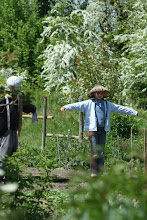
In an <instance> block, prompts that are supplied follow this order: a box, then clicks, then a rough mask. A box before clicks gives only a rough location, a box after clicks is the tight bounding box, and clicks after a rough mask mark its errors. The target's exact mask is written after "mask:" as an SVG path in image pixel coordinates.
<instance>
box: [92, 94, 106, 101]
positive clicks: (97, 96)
mask: <svg viewBox="0 0 147 220" xmlns="http://www.w3.org/2000/svg"><path fill="white" fill-rule="evenodd" d="M94 97H95V98H96V99H99V100H100V99H103V98H104V93H103V92H94Z"/></svg>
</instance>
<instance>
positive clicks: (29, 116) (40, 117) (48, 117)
mask: <svg viewBox="0 0 147 220" xmlns="http://www.w3.org/2000/svg"><path fill="white" fill-rule="evenodd" d="M22 117H23V118H32V115H22ZM37 118H38V119H43V118H44V117H43V116H42V115H40V116H37ZM53 118H54V116H51V115H48V116H46V119H53Z"/></svg>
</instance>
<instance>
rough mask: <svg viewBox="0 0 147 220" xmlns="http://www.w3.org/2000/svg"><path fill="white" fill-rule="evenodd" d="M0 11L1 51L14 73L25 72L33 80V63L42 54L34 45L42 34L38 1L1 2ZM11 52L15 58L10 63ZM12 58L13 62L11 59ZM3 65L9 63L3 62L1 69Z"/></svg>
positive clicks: (7, 0)
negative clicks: (17, 71) (15, 55)
mask: <svg viewBox="0 0 147 220" xmlns="http://www.w3.org/2000/svg"><path fill="white" fill-rule="evenodd" d="M0 8H1V22H0V26H1V31H0V51H1V53H4V57H6V58H8V59H7V60H8V61H9V63H10V61H11V66H13V68H14V69H15V70H19V69H21V70H24V69H25V70H27V71H28V73H29V75H30V76H31V77H32V81H34V80H33V77H36V73H38V71H36V70H35V68H36V67H35V63H36V60H37V57H38V55H39V54H40V53H41V52H40V51H41V46H37V45H38V43H39V38H40V33H41V32H42V25H41V19H40V17H39V12H38V11H39V9H38V4H37V1H36V0H33V1H31V3H30V1H29V0H27V1H24V0H20V1H18V0H4V1H1V3H0ZM30 15H31V16H30ZM42 46H43V45H42ZM14 53H15V54H17V59H15V63H14V62H13V63H12V59H10V58H11V57H12V55H13V54H14ZM8 55H9V57H8ZM10 55H11V56H10ZM12 58H13V60H14V56H13V57H12ZM7 60H6V61H7ZM6 64H7V65H8V62H7V63H3V67H5V66H6ZM9 68H10V64H9ZM40 68H41V67H40ZM29 80H31V79H29Z"/></svg>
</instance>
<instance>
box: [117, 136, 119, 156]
mask: <svg viewBox="0 0 147 220" xmlns="http://www.w3.org/2000/svg"><path fill="white" fill-rule="evenodd" d="M117 152H118V160H119V136H118V135H117Z"/></svg>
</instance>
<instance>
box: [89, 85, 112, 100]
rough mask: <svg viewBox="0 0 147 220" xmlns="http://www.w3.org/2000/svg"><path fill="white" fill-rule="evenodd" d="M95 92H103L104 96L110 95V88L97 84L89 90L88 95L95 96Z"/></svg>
mask: <svg viewBox="0 0 147 220" xmlns="http://www.w3.org/2000/svg"><path fill="white" fill-rule="evenodd" d="M94 92H103V95H104V98H106V97H108V96H110V92H109V90H108V89H106V88H105V87H103V86H101V85H98V84H96V85H95V86H94V87H93V88H92V89H91V90H90V91H89V92H88V97H89V98H94V94H93V93H94Z"/></svg>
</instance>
